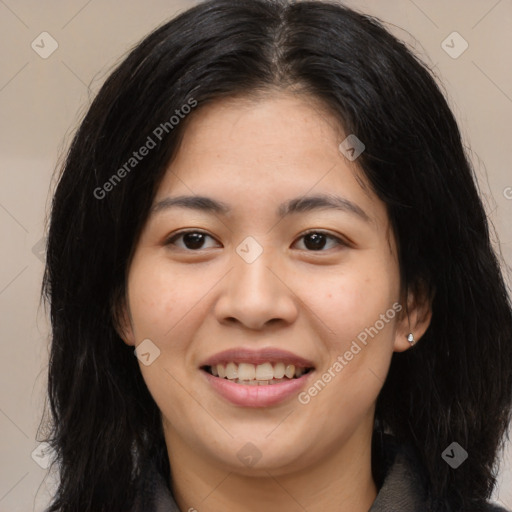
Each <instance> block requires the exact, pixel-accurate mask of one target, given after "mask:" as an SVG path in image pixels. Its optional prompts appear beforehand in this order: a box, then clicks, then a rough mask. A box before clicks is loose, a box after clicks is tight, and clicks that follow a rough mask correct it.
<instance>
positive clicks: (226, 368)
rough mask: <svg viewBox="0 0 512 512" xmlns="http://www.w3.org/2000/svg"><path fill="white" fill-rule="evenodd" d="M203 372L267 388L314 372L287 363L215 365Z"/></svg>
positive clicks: (234, 381)
mask: <svg viewBox="0 0 512 512" xmlns="http://www.w3.org/2000/svg"><path fill="white" fill-rule="evenodd" d="M201 370H203V371H205V372H207V373H209V374H210V375H213V376H214V377H217V378H219V379H227V380H229V381H231V382H233V383H236V384H242V385H246V386H267V385H272V384H280V383H281V382H288V381H290V380H294V379H299V378H300V377H302V376H303V375H306V374H308V373H310V372H311V371H313V370H314V368H312V367H310V368H306V367H300V366H296V365H294V364H286V363H282V362H279V363H270V362H267V363H263V364H258V365H254V364H250V363H235V362H229V363H227V364H215V365H213V366H203V367H201Z"/></svg>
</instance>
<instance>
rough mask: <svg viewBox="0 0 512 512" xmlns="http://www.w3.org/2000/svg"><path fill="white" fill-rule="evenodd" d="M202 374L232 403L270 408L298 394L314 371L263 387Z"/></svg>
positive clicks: (205, 372) (205, 373) (204, 372)
mask: <svg viewBox="0 0 512 512" xmlns="http://www.w3.org/2000/svg"><path fill="white" fill-rule="evenodd" d="M201 372H202V373H203V374H204V375H205V376H206V379H207V380H208V382H209V383H210V385H211V386H212V387H213V389H214V390H215V391H217V393H219V395H221V396H222V397H224V398H225V399H226V400H229V401H230V402H231V403H233V404H235V405H239V406H241V407H269V406H271V405H276V404H278V403H280V402H283V401H284V400H286V399H287V398H290V397H291V396H292V395H295V394H298V393H299V391H300V390H301V389H302V388H303V387H304V386H305V384H306V381H307V380H308V378H309V377H310V375H311V374H312V373H313V370H310V371H309V372H308V373H306V374H304V375H302V376H301V377H299V378H297V379H291V380H290V381H289V382H281V383H279V384H267V385H263V386H260V385H257V386H249V385H246V384H237V383H236V382H231V381H229V380H228V379H221V378H219V377H214V376H213V375H211V374H210V373H208V372H207V371H204V370H201Z"/></svg>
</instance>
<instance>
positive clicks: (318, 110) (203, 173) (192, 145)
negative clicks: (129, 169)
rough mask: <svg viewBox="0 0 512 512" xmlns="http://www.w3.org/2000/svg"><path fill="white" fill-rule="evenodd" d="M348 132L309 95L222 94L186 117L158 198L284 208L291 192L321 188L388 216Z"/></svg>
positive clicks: (370, 212) (235, 206)
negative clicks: (343, 145)
mask: <svg viewBox="0 0 512 512" xmlns="http://www.w3.org/2000/svg"><path fill="white" fill-rule="evenodd" d="M345 137H346V135H345V134H344V132H343V129H342V127H341V126H340V123H339V121H338V120H337V119H336V118H335V117H334V115H332V114H330V113H329V112H328V111H327V109H326V108H325V106H323V105H322V104H321V103H320V102H319V101H318V100H316V99H312V98H309V97H306V96H304V95H297V94H289V93H276V94H272V95H266V96H262V97H258V98H245V97H239V98H230V99H223V100H217V101H215V102H213V103H211V104H208V105H206V106H203V107H200V108H199V109H198V110H196V111H195V112H194V113H193V114H192V116H191V118H190V119H188V120H187V124H186V129H185V131H184V136H183V139H182V142H181V145H180V147H179V149H178V151H177V153H176V155H175V157H174V159H173V161H172V162H171V164H170V166H169V169H168V172H167V173H166V175H165V177H164V179H163V181H162V183H161V185H160V188H159V190H158V192H157V196H156V198H155V203H154V206H155V205H156V204H157V203H159V202H162V200H164V199H165V198H166V197H167V196H169V195H172V196H185V195H186V196H193V195H199V196H203V197H204V196H209V197H211V196H214V197H216V198H217V199H218V200H219V201H218V202H222V203H224V205H226V206H227V207H228V209H232V210H233V211H236V210H237V209H238V208H239V207H247V208H249V207H254V206H255V205H256V204H261V203H265V204H267V205H268V204H270V203H273V204H274V205H277V204H279V205H280V206H281V212H282V207H283V202H284V199H285V198H288V199H292V198H298V197H301V196H306V195H310V194H314V195H323V196H326V195H331V196H333V195H337V196H338V198H339V197H340V196H341V197H343V198H344V199H346V200H347V201H350V202H351V203H352V204H354V205H356V206H355V208H353V210H356V209H360V210H362V211H367V212H368V216H369V217H376V216H379V215H384V216H386V212H385V208H384V205H383V204H382V203H381V202H380V201H379V200H378V198H377V197H376V196H375V195H374V194H372V193H371V189H370V187H369V186H368V184H367V182H366V178H365V177H364V174H363V173H362V171H361V169H360V168H359V167H358V166H357V163H356V162H350V161H349V160H348V159H346V158H345V157H344V156H343V154H342V153H341V152H340V150H339V144H340V142H341V141H342V140H344V138H345ZM241 194H242V195H241ZM230 206H233V208H230ZM274 207H275V206H274ZM274 207H273V208H274ZM284 208H285V209H286V206H285V207H284Z"/></svg>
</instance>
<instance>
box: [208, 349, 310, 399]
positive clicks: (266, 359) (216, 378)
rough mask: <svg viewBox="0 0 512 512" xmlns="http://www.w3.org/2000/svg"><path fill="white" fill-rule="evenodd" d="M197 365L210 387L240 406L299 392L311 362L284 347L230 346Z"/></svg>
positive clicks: (287, 396) (307, 377)
mask: <svg viewBox="0 0 512 512" xmlns="http://www.w3.org/2000/svg"><path fill="white" fill-rule="evenodd" d="M200 369H201V370H202V373H203V375H204V376H205V378H206V381H207V382H208V384H209V385H210V386H211V388H212V389H213V390H215V391H216V392H217V393H218V394H219V395H221V396H222V397H223V398H224V399H226V400H228V401H229V402H231V403H233V404H235V405H238V406H242V407H267V406H271V405H276V404H279V403H280V402H282V401H284V400H286V399H287V398H290V397H291V396H292V395H293V394H295V393H298V392H299V391H300V390H301V389H302V388H303V387H304V385H305V383H306V381H307V380H309V378H310V376H311V373H312V372H313V371H314V365H313V363H312V362H311V361H309V360H307V359H305V358H303V357H300V356H298V355H296V354H293V353H292V352H288V351H285V350H279V349H274V348H267V349H262V350H259V351H254V350H246V349H232V350H226V351H224V352H219V353H218V354H216V355H214V356H212V357H210V358H208V359H207V360H205V361H204V362H203V363H202V364H201V366H200Z"/></svg>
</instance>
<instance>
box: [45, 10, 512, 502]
mask: <svg viewBox="0 0 512 512" xmlns="http://www.w3.org/2000/svg"><path fill="white" fill-rule="evenodd" d="M289 86H294V89H295V90H300V91H302V92H304V93H306V94H309V95H311V96H313V97H315V98H318V99H320V100H321V101H323V103H324V104H325V105H326V107H327V108H328V109H329V110H330V111H331V112H332V113H333V114H334V115H335V116H337V118H338V119H339V123H340V126H342V127H343V128H344V130H345V132H346V133H353V134H356V135H357V137H358V138H359V139H360V140H361V141H363V143H364V144H365V146H366V148H365V151H364V153H363V154H362V155H361V156H360V157H359V159H358V160H357V163H359V165H360V166H361V168H362V170H363V172H364V174H365V175H366V177H367V178H368V180H369V182H370V183H371V186H372V187H373V189H374V191H375V192H376V194H377V195H378V197H379V198H380V199H381V200H382V201H384V202H385V204H386V205H387V208H388V213H389V217H390V219H391V222H392V226H393V229H394V233H395V236H396V239H397V240H398V245H399V264H400V270H401V279H402V286H403V288H404V289H405V290H410V289H417V290H422V291H423V293H426V294H428V296H429V297H431V298H432V309H433V316H432V322H431V325H430V327H429V329H428V330H427V332H426V334H425V335H424V337H423V338H422V339H421V340H420V342H419V343H418V344H417V345H416V346H415V347H413V348H412V349H410V350H407V351H405V352H404V353H395V354H393V357H392V362H391V368H390V371H389V375H388V377H387V379H386V382H385V384H384V386H383V389H382V391H381V393H380V395H379V397H378V401H377V408H376V419H377V420H378V424H379V425H381V426H382V428H385V429H386V430H387V431H389V432H392V433H393V434H394V435H395V436H396V438H397V439H398V440H399V441H400V442H401V443H410V444H412V446H413V447H414V448H415V449H416V450H417V452H418V454H419V456H420V460H421V462H422V463H423V464H424V466H425V468H426V471H427V475H428V481H429V484H430V488H431V492H432V496H434V497H435V498H436V499H438V500H440V502H442V501H443V500H446V501H447V502H448V503H449V504H450V506H451V507H452V509H453V510H478V509H479V507H481V506H482V504H483V502H484V501H485V500H486V499H487V498H489V497H490V495H491V492H492V490H493V487H494V485H495V481H496V479H495V475H496V473H495V471H496V468H495V462H496V458H497V455H498V452H499V450H500V449H501V448H502V446H503V444H502V443H503V439H504V437H505V433H506V432H507V427H508V425H509V422H510V419H511V402H512V314H511V305H510V301H509V298H508V295H507V290H506V287H505V285H504V281H503V278H502V274H501V271H500V266H499V261H498V259H497V257H496V255H495V252H494V251H493V248H492V245H491V242H490V236H489V227H488V222H487V220H486V216H485V212H484V208H483V205H482V202H481V200H480V198H479V195H478V193H477V189H476V186H475V178H474V175H473V171H472V169H471V166H470V162H469V159H468V157H467V155H466V154H465V151H464V147H463V144H462V142H461V136H460V132H459V129H458V127H457V123H456V121H455V119H454V116H453V114H452V112H451V111H450V109H449V107H448V105H447V102H446V100H445V99H444V97H443V94H442V93H441V91H440V89H439V87H438V86H437V85H436V82H435V80H434V78H433V77H432V72H431V71H430V70H429V69H428V68H427V66H426V65H425V64H423V63H422V62H421V61H419V59H418V58H416V57H415V56H414V55H413V54H412V53H411V52H410V51H409V50H408V49H407V47H406V46H405V45H404V44H403V43H402V42H400V41H399V40H397V39H396V38H395V37H393V36H392V35H391V34H390V33H389V32H388V31H386V30H385V29H384V28H383V26H382V25H381V24H380V22H379V21H377V20H376V19H374V18H372V17H369V16H366V15H362V14H359V13H356V12H354V11H353V10H350V9H348V8H346V7H343V6H341V5H339V4H338V3H330V2H320V1H304V2H299V3H293V2H289V3H287V2H285V1H278V0H276V1H265V0H211V1H206V2H203V3H201V4H199V5H196V6H194V7H193V8H191V9H189V10H188V11H186V12H184V13H182V14H181V15H179V16H178V17H176V18H175V19H173V20H171V21H170V22H168V23H166V24H164V25H163V26H161V27H159V28H158V29H156V30H155V31H154V32H153V33H151V34H150V35H149V36H147V37H146V38H145V39H144V40H143V41H142V42H141V43H140V44H139V45H138V46H136V47H135V48H134V49H133V51H131V52H130V54H129V55H128V56H127V57H126V59H125V60H124V61H123V62H122V63H121V64H120V65H119V66H118V67H117V68H116V69H115V71H114V72H113V73H112V74H111V75H110V76H109V78H108V79H107V80H106V82H105V84H104V85H103V87H102V88H101V90H100V92H99V93H98V95H97V96H96V98H95V100H94V101H93V103H92V105H91V107H90V109H89V111H88V113H87V114H86V116H85V118H84V120H83V122H82V123H81V125H80V127H79V129H78V131H77V133H76V135H75V137H74V139H73V142H72V144H71V147H70V149H69V153H68V154H67V158H66V161H65V163H64V165H63V170H62V174H61V176H60V179H59V182H58V186H57V188H56V191H55V195H54V199H53V204H52V212H51V219H50V226H49V234H48V243H47V263H46V270H45V276H44V283H43V293H44V296H45V298H46V299H47V300H48V303H49V304H50V309H51V324H52V342H51V355H50V364H49V381H48V391H49V402H50V406H51V413H52V419H53V421H52V426H51V431H50V433H51V435H49V436H47V439H46V440H47V441H48V442H49V443H50V445H51V446H52V447H53V449H54V450H55V452H56V454H57V461H58V466H59V470H60V485H59V487H58V490H57V492H56V495H55V497H54V501H53V502H52V504H51V506H50V508H49V509H48V511H49V512H54V511H76V510H81V511H84V512H86V511H93V510H94V511H113V510H127V509H129V507H130V506H131V503H132V500H133V498H134V492H135V489H136V482H137V477H138V476H139V474H140V472H141V470H142V469H141V468H143V467H144V466H145V465H146V464H147V463H148V461H150V460H151V461H154V462H155V463H156V464H157V467H158V469H159V471H160V472H161V473H162V475H164V477H165V478H166V479H167V481H168V479H169V475H170V468H169V461H168V457H167V452H166V449H165V442H164V437H163V430H162V425H161V416H160V411H159V409H158V407H157V405H156V404H155V402H154V401H153V399H152V397H151V395H150V394H149V391H148V389H147V387H146V385H145V382H144V380H143V378H142V376H141V372H140V370H139V367H138V361H137V359H136V357H134V354H133V347H128V346H127V345H126V344H125V343H123V341H122V340H121V338H120V336H119V334H118V331H117V330H116V326H117V325H118V318H119V311H120V307H121V305H122V304H123V301H124V297H125V277H126V273H127V268H128V266H129V263H130V258H131V255H132V251H133V249H134V247H135V245H136V243H137V240H138V237H139V234H140V232H141V229H142V227H143V225H144V223H145V220H146V218H147V214H148V210H149V208H150V205H151V203H152V200H153V198H154V194H155V192H156V189H157V187H158V184H159V183H160V180H161V179H162V177H163V174H164V173H165V171H166V167H167V166H168V164H169V162H170V161H171V159H172V157H173V155H175V154H176V150H177V148H178V147H179V143H180V139H181V136H182V134H183V131H184V130H185V129H186V126H187V121H188V120H189V119H190V118H191V117H192V116H194V115H197V114H198V113H199V112H200V109H201V106H202V105H205V104H206V103H209V102H212V101H215V100H216V99H218V98H222V97H233V96H235V95H243V96H248V95H257V94H258V93H262V92H263V93H264V92H269V91H270V92H271V91H272V90H278V89H281V90H282V89H285V88H287V87H289ZM192 102H197V103H196V105H197V106H196V107H195V109H194V111H193V112H191V113H190V114H189V115H188V116H180V120H179V121H178V122H175V121H170V119H171V117H172V116H173V115H177V114H175V113H176V110H179V111H180V112H184V110H181V109H182V107H183V106H184V105H187V104H188V105H191V104H192ZM165 122H167V123H168V124H167V125H165V126H166V128H167V130H165V131H162V134H161V135H162V137H160V138H159V137H156V135H155V129H156V128H157V127H159V126H161V124H162V123H165ZM157 133H160V132H157ZM148 136H152V139H153V140H154V142H155V147H153V148H152V149H151V150H150V151H149V153H148V154H147V156H145V157H144V158H141V159H140V161H139V160H137V163H136V165H131V166H130V167H126V163H127V162H129V161H130V158H132V157H133V152H134V151H137V150H138V148H140V147H142V146H143V145H145V144H146V143H147V140H148ZM132 164H134V162H132ZM123 166H125V167H124V168H125V173H122V172H119V169H122V168H123ZM128 169H129V170H128ZM113 175H116V176H117V178H113ZM107 183H109V184H110V185H106V184H107ZM99 196H101V197H99ZM453 441H456V442H457V443H459V444H460V445H461V446H462V447H463V448H464V449H465V450H466V451H467V452H468V453H469V458H468V459H467V460H466V461H465V462H464V463H463V464H462V465H461V466H460V467H459V468H458V469H456V470H454V469H452V468H451V467H450V466H449V465H448V464H446V463H445V462H444V461H443V460H442V458H441V454H442V452H443V451H444V450H445V448H446V447H447V446H449V445H450V444H451V443H452V442H453Z"/></svg>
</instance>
